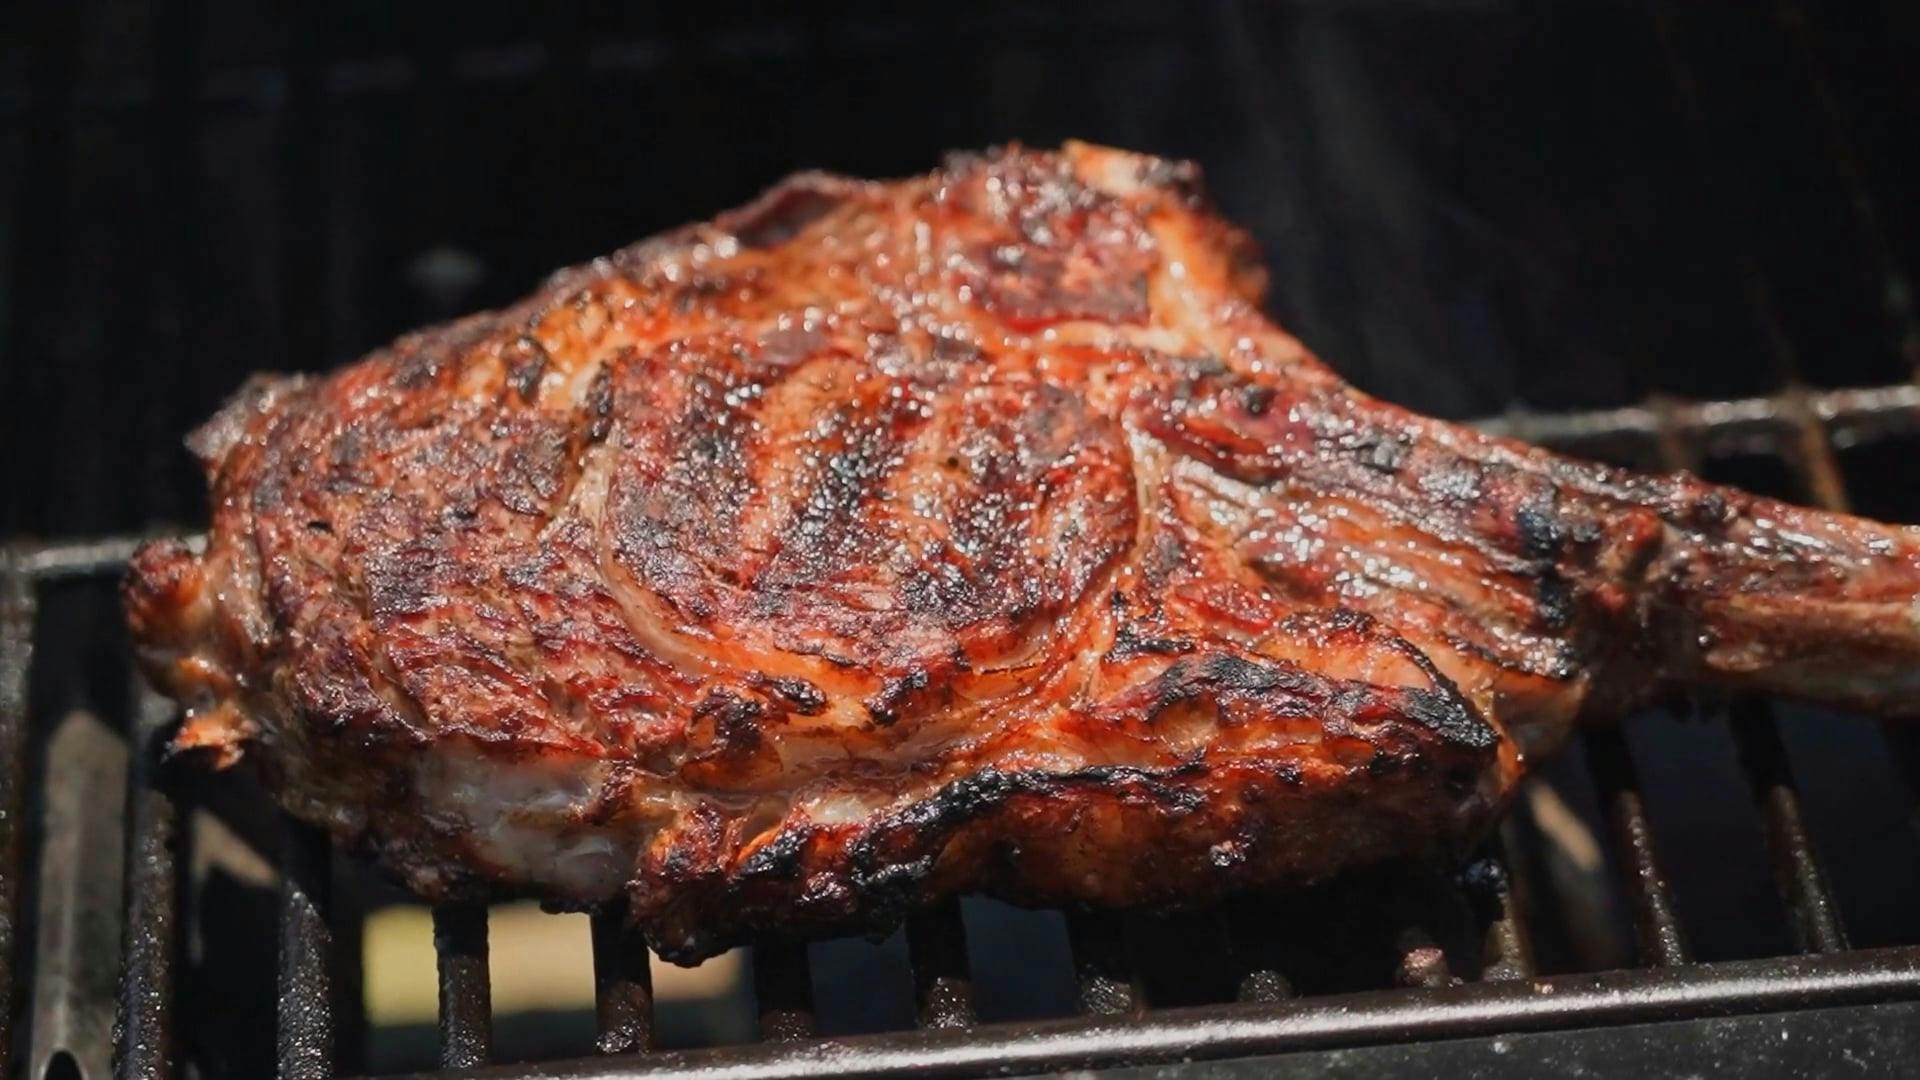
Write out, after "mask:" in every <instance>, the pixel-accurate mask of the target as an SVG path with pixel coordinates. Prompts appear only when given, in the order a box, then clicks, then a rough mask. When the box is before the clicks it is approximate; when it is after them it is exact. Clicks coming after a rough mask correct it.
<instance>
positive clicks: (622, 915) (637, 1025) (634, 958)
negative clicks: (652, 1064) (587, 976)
mask: <svg viewBox="0 0 1920 1080" xmlns="http://www.w3.org/2000/svg"><path fill="white" fill-rule="evenodd" d="M593 999H594V1011H595V1014H596V1016H597V1019H598V1023H599V1028H600V1035H599V1038H598V1039H597V1040H596V1041H595V1043H594V1048H595V1049H596V1050H598V1051H599V1052H600V1053H603V1054H638V1053H644V1052H646V1051H648V1050H651V1049H653V968H652V966H651V962H650V961H649V959H648V956H647V943H646V942H645V941H643V940H642V939H641V937H640V935H639V934H636V933H634V932H633V931H632V930H631V929H630V928H629V927H628V926H627V909H626V905H625V904H615V905H612V906H610V907H608V908H607V909H605V910H602V911H596V912H594V914H593Z"/></svg>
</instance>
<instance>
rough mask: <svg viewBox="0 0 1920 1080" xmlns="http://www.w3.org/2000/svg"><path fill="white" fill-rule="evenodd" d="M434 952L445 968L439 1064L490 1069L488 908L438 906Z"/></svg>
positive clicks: (441, 998)
mask: <svg viewBox="0 0 1920 1080" xmlns="http://www.w3.org/2000/svg"><path fill="white" fill-rule="evenodd" d="M433 952H434V956H435V957H436V959H437V961H438V964H439V969H440V1065H441V1067H442V1068H446V1069H466V1068H472V1067H473V1066H476V1065H485V1064H486V1063H487V1061H488V1060H489V1059H491V1058H492V1057H493V990H492V987H491V986H490V985H489V983H488V975H487V908H486V905H485V904H473V903H461V902H455V903H447V904H439V905H436V906H435V907H434V909H433Z"/></svg>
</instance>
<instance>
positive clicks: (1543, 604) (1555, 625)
mask: <svg viewBox="0 0 1920 1080" xmlns="http://www.w3.org/2000/svg"><path fill="white" fill-rule="evenodd" d="M1534 605H1535V608H1536V609H1537V610H1538V611H1539V613H1540V627H1541V629H1543V630H1550V631H1560V630H1565V629H1567V628H1568V627H1569V626H1572V625H1573V586H1571V585H1569V584H1568V583H1567V579H1565V578H1563V577H1561V576H1560V574H1559V572H1558V571H1555V570H1552V569H1548V570H1546V571H1544V572H1542V573H1541V575H1540V579H1539V582H1538V583H1537V584H1536V585H1535V586H1534Z"/></svg>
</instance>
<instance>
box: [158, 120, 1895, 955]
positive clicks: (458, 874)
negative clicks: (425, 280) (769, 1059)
mask: <svg viewBox="0 0 1920 1080" xmlns="http://www.w3.org/2000/svg"><path fill="white" fill-rule="evenodd" d="M1262 285H1263V280H1262V275H1261V273H1260V271H1259V269H1258V264H1257V262H1256V260H1255V257H1254V253H1253V252H1252V251H1251V249H1250V247H1249V245H1248V243H1247V242H1246V240H1245V238H1244V237H1243V236H1242V235H1241V234H1240V233H1239V232H1238V231H1237V230H1235V229H1233V228H1232V227H1231V226H1229V225H1227V224H1226V223H1225V222H1223V221H1221V220H1220V219H1219V218H1217V217H1216V216H1214V215H1213V214H1211V213H1210V212H1209V210H1208V209H1207V208H1206V206H1205V204H1204V201H1203V199H1202V196H1201V194H1200V192H1199V189H1198V184H1197V178H1196V175H1195V173H1194V171H1193V170H1192V168H1191V167H1189V166H1184V165H1179V164H1175V163H1170V162H1166V161H1162V160H1158V159H1153V158H1147V157H1142V156H1138V155H1133V154H1128V153H1124V152H1120V151H1114V150H1107V149H1102V148H1097V147H1089V146H1084V145H1077V144H1074V145H1069V146H1068V147H1066V148H1065V149H1063V150H1061V151H1059V152H1049V153H1036V152H1025V151H1006V152H999V153H995V154H990V155H986V156H968V157H956V158H954V159H952V160H950V161H949V162H948V164H947V165H946V166H945V167H944V168H943V169H941V170H940V171H938V172H935V173H933V174H931V175H930V176H926V177H922V178H917V179H913V180H907V181H901V182H894V183H866V182H859V181H854V180H848V179H842V178H836V177H827V176H819V175H807V176H800V177H796V178H794V179H792V180H789V181H787V182H786V183H784V184H782V185H781V186H779V187H778V188H776V189H775V190H773V191H772V192H770V193H769V194H767V195H766V196H765V197H763V198H762V199H761V200H759V201H758V202H756V203H755V204H753V205H751V206H749V207H746V208H743V209H741V210H738V211H735V212H732V213H729V214H726V215H723V216H721V217H720V218H719V219H717V220H716V221H714V222H712V223H710V224H701V225H695V226H690V227H687V228H685V229H682V230H679V231H677V232H675V233H672V234H670V235H667V236H664V237H661V238H657V239H654V240H650V241H647V242H644V243H642V244H639V245H636V246H634V247H632V248H629V249H626V250H624V251H621V252H618V253H616V254H615V255H613V256H611V257H609V258H607V259H603V260H599V261H596V262H595V263H593V264H590V265H588V266H584V267H579V268H575V269H572V270H568V271H564V272H562V273H560V274H558V275H556V276H555V277H554V278H553V279H552V280H551V281H550V282H549V283H548V284H547V285H546V287H544V288H543V289H541V290H540V291H539V292H538V293H536V294H535V295H534V296H533V297H531V298H529V299H528V300H527V301H525V302H523V303H522V304H520V305H518V306H516V307H514V308H511V309H509V310H506V311H502V312H495V313H486V314H482V315H477V316H474V317H471V318H469V319H466V320H463V321H461V322H458V323H454V324H450V325H448V326H444V327H440V328H437V329H434V330H430V331H426V332H424V333H421V334H417V335H413V336H411V337H408V338H404V339H402V340H401V341H399V342H396V343H395V344H394V345H393V346H391V347H390V348H388V349H386V350H384V351H382V352H379V353H376V354H374V355H372V356H370V357H367V358H366V359H364V360H362V361H360V362H359V363H357V364H354V365H352V366H350V367H347V368H345V369H343V370H341V371H338V372H335V373H333V374H331V375H328V376H325V377H318V378H312V379H279V380H263V381H261V382H259V383H257V384H256V385H254V386H252V387H250V388H249V389H248V390H247V391H246V392H244V393H243V394H242V395H240V396H239V397H238V398H236V400H235V401H234V402H233V403H232V404H231V405H230V406H229V407H228V408H227V409H226V410H225V411H223V412H222V414H221V415H220V416H218V417H216V418H215V419H214V420H213V421H211V422H210V423H209V424H208V425H207V426H206V427H204V428H203V429H202V430H201V431H199V432H198V433H196V434H195V436H194V437H193V439H192V446H193V448H194V450H195V452H196V453H197V454H198V455H199V456H200V457H201V459H202V460H203V461H204V462H205V464H206V468H207V472H208V475H209V478H210V483H211V486H212V505H213V528H212V531H211V534H210V540H209V544H208V547H207V550H206V551H205V553H204V554H200V555H195V554H193V553H191V552H189V551H188V550H187V549H186V548H184V547H182V546H179V545H177V544H158V545H153V546H149V547H147V548H145V549H143V550H142V551H141V552H140V553H139V554H138V555H137V556H136V557H135V559H134V562H133V571H132V574H131V576H130V578H129V580H128V584H127V595H128V605H129V611H130V615H131V619H132V623H133V627H134V631H135V634H136V637H137V639H138V641H139V643H140V646H141V650H142V656H143V658H144V660H145V662H146V663H147V665H148V667H149V669H150V670H151V671H152V672H153V673H154V675H155V677H156V678H157V680H158V681H159V682H160V684H161V685H162V686H164V687H165V688H166V689H167V690H168V691H169V692H171V693H172V694H174V695H175V696H176V697H178V698H179V699H180V700H181V701H182V702H183V703H184V704H185V705H186V707H187V711H188V719H187V721H186V723H185V724H184V725H183V727H182V728H181V731H180V733H179V735H178V736H177V738H176V740H175V745H176V746H177V747H178V748H180V749H181V750H183V751H193V752H196V753H200V754H203V755H205V756H207V757H208V758H209V759H210V760H211V761H213V762H214V763H216V764H220V765H226V764H230V763H232V762H235V761H238V760H241V759H243V758H244V759H247V760H249V761H251V762H252V763H254V765H255V767H257V768H258V769H259V770H260V771H261V772H262V774H263V775H264V776H265V777H266V778H267V779H268V780H269V781H270V782H271V783H272V785H273V786H274V788H275V790H276V791H277V793H278V795H279V797H280V799H281V800H282V802H283V803H284V804H285V806H286V807H287V808H288V809H289V810H290V811H292V812H293V813H294V814H296V815H297V816H299V817H302V818H304V819H306V820H308V821H311V822H314V823H316V824H320V825H323V826H324V827H326V828H327V829H329V830H330V831H331V832H332V833H333V834H334V835H335V836H336V837H338V838H340V839H342V840H344V841H347V842H350V843H354V844H356V845H358V846H359V847H361V848H362V849H364V850H366V851H369V852H370V853H372V854H373V855H375V856H376V857H377V858H378V859H380V861H382V862H383V863H384V864H385V865H386V866H387V867H389V868H390V869H392V870H393V871H394V872H396V873H397V874H399V875H400V876H402V877H403V878H405V879H406V880H407V881H408V883H409V884H411V885H412V886H413V887H414V888H415V889H417V890H419V891H421V892H422V893H424V894H426V895H429V896H433V897H449V896H471V897H479V896H485V895H492V894H497V893H504V892H512V893H528V894H533V895H538V896H541V897H544V898H547V899H549V900H553V901H556V902H559V903H573V904H579V905H598V904H603V903H606V902H609V901H612V900H616V899H619V900H623V901H624V902H625V903H626V904H627V907H628V910H629V911H630V912H631V913H632V917H633V919H634V920H635V921H636V922H637V924H638V925H639V927H640V928H641V929H642V930H643V931H644V932H645V933H646V935H647V936H648V938H649V939H650V941H651V943H652V944H653V945H654V946H655V947H656V948H657V949H658V950H659V951H660V952H661V953H662V955H664V956H667V957H668V958H670V959H675V960H680V961H692V960H697V959H699V958H700V957H703V956H705V955H709V954H711V953H713V952H715V951H717V950H719V949H721V948H724V947H726V946H728V945H731V944H734V943H737V942H739V941H742V940H745V939H747V938H749V937H751V936H752V935H754V934H756V933H758V932H761V931H765V930H769V929H779V930H798V931H802V932H810V931H817V932H826V931H840V930H846V929H850V928H855V927H860V926H880V925H885V924H886V923H888V922H890V921H891V920H894V919H896V918H898V917H899V915H900V914H901V913H902V912H903V911H905V910H907V909H909V908H912V907H915V906H921V905H926V904H930V903H934V902H937V901H938V900H939V899H940V898H942V897H945V896H948V895H951V894H953V893H955V892H959V891H968V890H986V891H990V892H994V893H997V894H1000V895H1003V896H1007V897H1011V898H1014V899H1018V900H1026V901H1033V902H1048V903H1062V902H1084V903H1091V904H1097V905H1109V906H1156V907H1169V906H1179V905H1185V904H1191V903H1197V902H1201V901H1204V900H1207V899H1209V898H1211V897H1214V896H1217V895H1219V894H1221V893H1223V892H1226V891H1229V890H1234V889H1238V888H1244V887H1249V886H1257V885H1265V884H1276V883H1298V882H1306V881H1312V880H1316V879H1319V878H1323V877H1326V876H1328V875H1330V874H1333V873H1335V872H1337V871H1340V870H1342V869H1345V868H1348V867H1351V866H1356V865H1361V864H1365V863H1370V862H1376V861H1379V860H1382V859H1385V858H1389V857H1398V856H1442V855H1446V854H1449V853H1454V852H1458V851H1462V850H1464V849H1465V848H1466V846H1467V845H1470V844H1471V843H1473V842H1474V841H1475V840H1476V839H1477V838H1478V837H1479V836H1480V835H1481V834H1482V833H1483V831H1484V829H1485V827H1486V825H1487V824H1488V823H1489V822H1490V821H1491V820H1492V819H1493V818H1494V816H1495V815H1496V814H1497V813H1498V811H1499V810H1500V808H1501V807H1502V805H1503V804H1504V802H1505V800H1506V798H1507V797H1508V795H1509V794H1510V793H1511V792H1512V790H1513V788H1514V785H1515V784H1516V782H1517V780H1518V778H1519V777H1520V775H1521V773H1522V771H1523V770H1524V769H1525V767H1526V765H1527V763H1528V761H1529V759H1531V758H1533V757H1535V756H1537V755H1539V754H1542V753H1546V752H1549V751H1551V750H1552V749H1553V748H1554V747H1555V746H1557V745H1558V744H1559V743H1560V742H1561V741H1562V740H1563V739H1564V738H1565V737H1566V735H1567V734H1568V732H1569V731H1570V730H1571V726H1572V724H1573V723H1574V722H1575V721H1576V719H1578V718H1580V717H1583V716H1596V717H1604V716H1608V715H1612V714H1614V713H1617V712H1618V711H1619V710H1621V709H1623V708H1625V707H1627V706H1629V705H1631V704H1633V703H1634V702H1635V701H1637V700H1639V699H1641V698H1644V697H1645V696H1647V695H1648V694H1650V693H1653V692H1657V691H1658V690H1659V689H1660V688H1661V687H1662V686H1669V685H1674V684H1679V683H1694V682H1715V683H1724V684H1728V685H1736V686H1749V687H1754V688H1759V689H1765V690H1769V691H1774V692H1780V693H1786V694H1790V695H1799V696H1804V697H1809V698H1816V699H1822V700H1830V701H1835V702H1839V703H1842V704H1847V705H1852V706H1857V707H1863V708H1867V709H1872V710H1876V711H1880V712H1884V713H1888V714H1893V713H1898V712H1901V711H1903V710H1905V711H1911V710H1912V709H1913V708H1914V707H1915V706H1914V702H1916V701H1920V695H1917V694H1914V693H1913V691H1914V690H1915V689H1916V688H1920V674H1917V672H1920V604H1917V602H1916V597H1920V534H1916V532H1915V531H1914V530H1909V529H1901V528H1895V527H1890V526H1883V525H1879V524H1876V523H1873V522H1868V521H1864V520H1861V519H1856V518H1850V517H1846V516H1842V515H1835V514H1824V513H1817V512H1814V511H1811V510H1805V509H1800V508H1795V507H1790V506H1786V505H1783V504H1780V503H1776V502H1771V501H1768V500H1764V499H1759V498H1756V497H1753V496H1749V495H1746V494H1743V493H1740V492H1736V491H1732V490H1729V489H1724V488H1717V487H1713V486H1710V485H1706V484H1703V483H1701V482H1700V481H1698V480H1695V479H1693V478H1691V477H1688V476H1686V475H1684V474H1676V475H1670V476H1640V475H1635V474H1629V473H1625V472H1621V471H1618V470H1613V469H1607V468H1603V467H1599V466H1594V465H1589V464H1584V463H1580V462H1576V461H1572V460H1569V459H1565V458H1560V457H1557V456H1554V455H1552V454H1548V453H1546V452H1544V451H1541V450H1537V449H1534V448H1531V447H1528V446H1525V445H1523V444H1519V443H1515V442H1510V441H1506V440H1501V439H1498V438H1494V437H1491V436H1487V435H1483V434H1479V433H1476V432H1473V431H1470V430H1467V429H1463V428H1459V427H1455V426H1451V425H1448V424H1444V423H1440V422H1436V421H1432V420H1428V419H1424V418H1421V417H1418V416H1415V415H1412V414H1409V413H1407V412H1405V411H1403V410H1400V409H1398V408H1395V407H1393V406H1391V405H1388V404H1385V403H1382V402H1379V401H1377V400H1374V399H1371V398H1369V397H1367V396H1365V395H1363V394H1360V393H1359V392H1357V391H1355V390H1353V389H1351V388H1350V387H1348V386H1346V385H1345V384H1344V383H1343V382H1342V381H1341V380H1340V379H1339V378H1338V377H1337V376H1336V375H1334V374H1333V373H1332V372H1331V371H1330V370H1329V369H1327V368H1326V367H1325V366H1324V365H1322V364H1321V363H1320V362H1319V361H1318V360H1317V359H1315V358H1314V357H1312V356H1311V355H1310V354H1308V353H1307V352H1306V351H1305V349H1304V348H1303V347H1302V346H1301V345H1300V344H1299V343H1298V342H1297V341H1295V340H1294V339H1293V338H1291V337H1289V336H1288V335H1286V334H1285V333H1284V332H1282V331H1280V330H1279V329H1277V328H1276V327H1274V326H1273V325H1272V324H1271V323H1269V322H1268V321H1266V320H1265V319H1264V318H1263V317H1262V316H1261V314H1260V313H1259V307H1258V304H1259V300H1260V293H1261V288H1262Z"/></svg>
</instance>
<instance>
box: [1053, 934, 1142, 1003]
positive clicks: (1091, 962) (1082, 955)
mask: <svg viewBox="0 0 1920 1080" xmlns="http://www.w3.org/2000/svg"><path fill="white" fill-rule="evenodd" d="M1067 939H1068V941H1069V943H1070V944H1071V945H1072V947H1073V974H1074V978H1075V979H1076V980H1077V981H1078V982H1079V984H1080V1011H1081V1012H1083V1013H1086V1014H1087V1015H1089V1016H1118V1015H1122V1014H1129V1013H1137V1012H1141V1011H1143V1010H1145V1009H1146V1007H1147V1003H1146V994H1145V993H1144V992H1143V990H1142V988H1141V986H1140V976H1139V973H1138V972H1137V971H1135V970H1134V966H1133V957H1132V956H1130V955H1129V953H1128V949H1127V934H1126V923H1125V921H1124V919H1123V918H1122V917H1121V916H1120V915H1118V914H1115V913H1113V912H1109V911H1077V912H1069V913H1068V914H1067Z"/></svg>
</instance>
